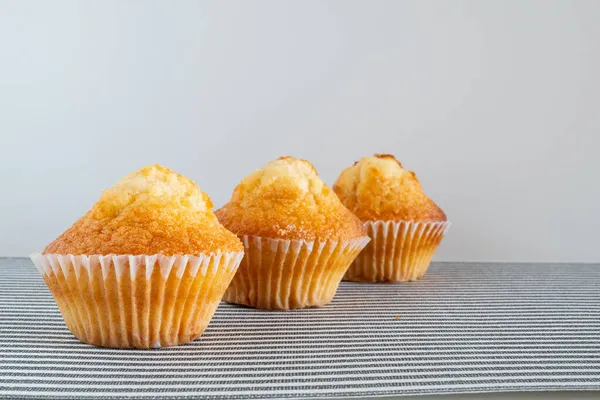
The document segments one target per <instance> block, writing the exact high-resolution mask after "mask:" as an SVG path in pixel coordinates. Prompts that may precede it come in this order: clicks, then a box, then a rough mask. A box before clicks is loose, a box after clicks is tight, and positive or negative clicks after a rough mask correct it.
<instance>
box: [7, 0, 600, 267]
mask: <svg viewBox="0 0 600 400" xmlns="http://www.w3.org/2000/svg"><path fill="white" fill-rule="evenodd" d="M599 20H600V1H593V0H591V1H551V0H539V1H533V0H529V1H517V0H515V1H476V0H474V1H423V0H418V1H318V2H317V1H295V2H291V1H239V2H238V1H227V2H220V1H208V2H201V1H177V2H168V1H164V2H158V1H128V2H121V1H101V2H77V1H59V0H55V1H52V2H45V1H39V2H33V1H4V0H0V135H1V136H0V147H1V150H2V156H1V157H0V182H1V183H2V194H1V196H0V210H1V211H0V213H1V215H0V221H1V225H0V226H1V227H0V255H5V256H8V255H11V256H18V255H27V254H28V253H30V252H33V251H39V250H41V249H42V248H43V247H44V246H45V245H46V244H47V243H48V242H50V241H51V240H53V239H54V238H55V237H56V236H58V235H59V234H60V233H61V232H62V231H63V230H64V229H66V228H67V227H68V226H69V225H70V224H71V223H73V222H74V221H75V220H76V219H77V218H78V217H80V216H81V215H82V214H83V213H84V212H85V211H86V210H87V209H88V208H89V207H90V206H91V205H92V204H93V202H94V201H96V199H97V198H98V196H99V195H100V192H101V190H102V189H104V188H107V187H109V186H111V185H112V184H113V183H114V182H115V181H116V180H118V179H120V178H121V177H122V176H123V175H124V174H125V173H127V172H130V171H133V170H135V169H137V168H140V167H142V166H144V165H146V164H150V163H160V164H164V165H166V166H168V167H170V168H172V169H174V170H176V171H177V172H180V173H182V174H184V175H187V176H189V177H190V178H192V179H194V180H195V181H196V183H198V184H199V185H200V187H201V188H202V189H203V190H205V191H206V192H208V193H209V195H210V196H211V197H212V198H213V200H214V202H215V204H216V205H217V206H218V205H221V204H222V203H223V202H225V201H226V200H227V199H228V197H229V195H230V194H231V190H232V189H233V187H234V186H235V185H236V184H237V183H238V182H239V180H240V179H241V178H242V177H243V176H244V175H246V174H248V173H249V172H251V171H252V170H254V169H257V168H259V167H260V166H261V165H263V164H264V163H266V162H267V161H269V160H271V159H273V158H276V157H278V156H280V155H288V154H289V155H294V156H297V157H303V158H306V159H308V160H310V161H312V162H313V163H314V164H315V165H316V167H317V169H318V170H319V172H320V173H321V176H322V177H323V179H324V180H325V181H326V182H328V183H329V184H331V183H333V181H334V180H335V178H336V177H337V175H338V174H339V172H340V171H341V170H342V169H343V168H345V167H346V166H348V165H349V164H351V163H352V162H353V161H354V160H356V159H358V158H359V157H361V156H364V155H370V154H372V153H374V152H386V153H393V154H395V155H396V156H397V157H398V158H399V159H400V160H401V161H402V162H403V163H404V164H405V166H407V167H408V168H410V169H413V170H415V171H416V172H417V174H418V176H419V177H420V179H421V181H422V184H423V186H424V188H425V190H426V192H427V193H428V194H429V195H430V196H431V197H432V198H433V199H434V200H436V201H437V202H438V203H439V204H440V206H441V207H442V208H443V209H444V210H445V211H446V212H447V214H448V216H449V218H450V220H451V221H452V222H453V226H452V228H451V229H450V233H449V236H448V237H447V239H446V240H445V242H444V243H443V245H442V247H441V248H440V250H439V252H438V254H437V256H436V257H437V259H438V260H501V261H516V260H521V261H600V245H599V244H598V232H599V231H600V216H599V215H598V204H599V201H600V189H599V186H598V175H599V171H600V161H599V160H598V158H597V151H598V147H599V146H598V145H599V144H600V139H599V134H600V112H599V109H600V74H599V71H600V44H599V39H598V38H600V24H598V21H599Z"/></svg>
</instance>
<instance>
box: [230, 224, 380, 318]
mask: <svg viewBox="0 0 600 400" xmlns="http://www.w3.org/2000/svg"><path fill="white" fill-rule="evenodd" d="M368 241H369V239H368V238H367V237H360V238H356V239H348V240H342V241H336V240H314V241H304V240H289V239H270V238H262V237H260V236H247V235H244V236H242V242H243V243H244V248H245V256H244V259H243V261H242V264H241V265H240V268H239V269H238V273H237V274H236V275H235V277H234V278H233V280H232V281H231V284H230V285H229V288H228V289H227V291H226V292H225V296H224V297H223V300H224V301H227V302H230V303H237V304H245V305H248V306H251V307H256V308H262V309H271V310H288V309H292V308H305V307H317V306H323V305H325V304H328V303H329V302H331V300H332V299H333V296H334V295H335V292H336V291H337V288H338V285H339V283H340V281H341V280H342V277H343V276H344V274H345V273H346V270H347V269H348V266H349V265H350V263H351V262H352V260H354V258H355V257H356V256H357V255H358V253H360V251H361V250H362V249H363V247H364V246H365V244H366V243H367V242H368Z"/></svg>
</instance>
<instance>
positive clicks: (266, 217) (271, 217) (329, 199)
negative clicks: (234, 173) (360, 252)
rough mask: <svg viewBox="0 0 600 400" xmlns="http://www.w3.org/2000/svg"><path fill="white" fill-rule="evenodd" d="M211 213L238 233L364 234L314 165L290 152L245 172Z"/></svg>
mask: <svg viewBox="0 0 600 400" xmlns="http://www.w3.org/2000/svg"><path fill="white" fill-rule="evenodd" d="M216 214H217V217H218V218H219V221H221V223H222V224H223V225H225V227H227V229H229V230H231V231H232V232H234V233H237V234H238V235H255V236H262V237H270V238H281V239H298V240H307V241H312V240H315V239H321V240H324V239H350V238H357V237H361V236H365V230H364V228H363V226H362V223H361V221H360V220H359V219H358V218H356V216H355V215H353V214H352V213H351V212H350V211H349V210H348V209H347V208H346V207H344V206H343V205H342V203H341V202H340V200H339V199H338V197H337V196H336V195H335V193H334V192H333V190H331V189H330V188H329V187H327V185H325V183H324V182H323V181H322V180H321V179H320V178H319V176H318V175H317V170H316V169H315V167H314V166H313V165H312V164H311V163H309V162H308V161H306V160H300V159H297V158H294V157H281V158H279V159H277V160H275V161H271V162H270V163H268V164H267V165H265V166H264V167H263V168H262V169H259V170H258V171H255V172H253V173H251V174H250V175H248V176H247V177H245V178H244V179H243V180H242V182H240V184H239V185H238V186H237V187H236V188H235V189H234V191H233V194H232V196H231V200H229V202H228V203H227V204H225V205H224V206H223V207H222V208H220V209H219V210H217V211H216Z"/></svg>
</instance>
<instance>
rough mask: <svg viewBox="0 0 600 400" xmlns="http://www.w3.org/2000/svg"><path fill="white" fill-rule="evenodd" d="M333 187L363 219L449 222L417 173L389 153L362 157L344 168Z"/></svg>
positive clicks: (344, 201) (345, 202)
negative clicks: (424, 191) (427, 193)
mask: <svg viewBox="0 0 600 400" xmlns="http://www.w3.org/2000/svg"><path fill="white" fill-rule="evenodd" d="M333 190H334V191H335V193H337V195H338V196H339V198H340V200H341V201H342V203H343V204H344V205H345V206H346V207H348V209H350V211H352V212H353V213H354V214H356V215H357V216H358V217H359V218H360V219H361V220H363V221H373V220H385V221H399V220H403V221H446V214H444V212H443V211H442V210H441V209H440V208H439V207H438V206H437V205H436V204H435V203H434V202H433V201H432V200H431V199H430V198H429V197H427V196H426V195H425V193H423V190H422V189H421V184H420V183H419V180H418V179H417V176H416V175H415V173H414V172H412V171H408V170H406V169H404V168H403V167H402V164H400V162H399V161H398V160H396V158H394V156H392V155H389V154H375V155H374V156H373V157H364V158H361V160H360V161H358V162H355V163H354V165H353V166H351V167H348V168H346V169H345V170H344V171H342V173H341V174H340V176H339V178H338V179H337V181H336V182H335V185H334V186H333Z"/></svg>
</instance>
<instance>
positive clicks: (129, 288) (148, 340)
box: [31, 252, 244, 349]
mask: <svg viewBox="0 0 600 400" xmlns="http://www.w3.org/2000/svg"><path fill="white" fill-rule="evenodd" d="M243 255H244V254H243V253H234V252H231V253H221V254H210V255H200V256H187V255H176V256H164V255H160V254H157V255H90V256H88V255H58V254H33V255H32V256H31V259H32V260H33V263H34V264H35V266H36V267H37V269H38V270H39V271H40V273H41V274H42V276H43V278H44V280H45V281H46V284H47V285H48V288H49V289H50V291H51V292H52V295H53V296H54V299H55V301H56V304H57V305H58V308H59V310H60V312H61V314H62V316H63V318H64V320H65V323H66V324H67V327H68V328H69V329H70V330H71V332H73V334H74V335H75V336H76V337H77V338H78V339H79V340H81V341H82V342H84V343H89V344H93V345H96V346H102V347H113V348H141V349H146V348H156V347H163V346H174V345H179V344H184V343H186V342H189V341H191V340H194V339H195V338H197V337H198V336H200V335H201V334H202V332H204V329H206V326H207V325H208V323H209V322H210V320H211V318H212V316H213V314H214V312H215V310H216V308H217V306H218V305H219V302H220V301H221V297H222V296H223V293H224V292H225V289H226V288H227V285H229V282H230V281H231V279H232V278H233V276H234V275H235V272H236V270H237V268H238V266H239V264H240V261H241V260H242V257H243Z"/></svg>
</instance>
